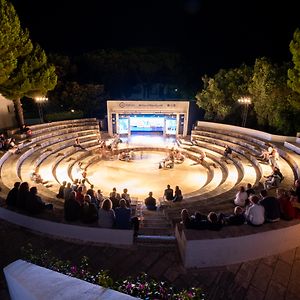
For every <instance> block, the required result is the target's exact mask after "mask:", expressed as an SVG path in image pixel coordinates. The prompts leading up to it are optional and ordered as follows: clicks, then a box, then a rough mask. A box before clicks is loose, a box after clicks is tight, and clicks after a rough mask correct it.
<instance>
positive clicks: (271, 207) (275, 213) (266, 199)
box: [259, 190, 280, 222]
mask: <svg viewBox="0 0 300 300" xmlns="http://www.w3.org/2000/svg"><path fill="white" fill-rule="evenodd" d="M260 195H261V196H262V199H261V200H260V201H259V204H260V205H262V206H263V207H264V208H265V219H266V221H267V222H276V221H279V220H280V206H279V202H278V200H277V199H276V198H275V197H272V196H268V192H267V191H266V190H262V191H261V192H260Z"/></svg>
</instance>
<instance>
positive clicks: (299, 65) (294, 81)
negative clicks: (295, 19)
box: [288, 28, 300, 94]
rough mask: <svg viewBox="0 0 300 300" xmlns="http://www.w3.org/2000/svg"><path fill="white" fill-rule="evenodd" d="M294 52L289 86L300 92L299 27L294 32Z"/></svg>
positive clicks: (292, 44) (289, 72) (292, 50)
mask: <svg viewBox="0 0 300 300" xmlns="http://www.w3.org/2000/svg"><path fill="white" fill-rule="evenodd" d="M290 51H291V53H292V60H293V64H294V66H293V68H290V69H289V70H288V77H289V79H288V85H289V87H290V88H291V89H292V90H294V91H295V92H297V93H298V94H300V30H299V28H297V29H296V30H295V32H294V36H293V40H292V41H291V43H290Z"/></svg>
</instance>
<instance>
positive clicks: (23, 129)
mask: <svg viewBox="0 0 300 300" xmlns="http://www.w3.org/2000/svg"><path fill="white" fill-rule="evenodd" d="M20 133H25V134H26V137H27V138H28V137H30V136H31V135H32V130H31V129H30V128H29V127H28V126H26V125H25V124H23V125H22V127H21V128H20Z"/></svg>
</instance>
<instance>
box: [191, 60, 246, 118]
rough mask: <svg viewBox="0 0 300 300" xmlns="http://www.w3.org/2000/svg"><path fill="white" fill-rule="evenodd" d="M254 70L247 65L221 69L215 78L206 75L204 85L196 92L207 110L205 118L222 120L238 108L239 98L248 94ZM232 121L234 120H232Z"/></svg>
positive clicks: (198, 100) (200, 103)
mask: <svg viewBox="0 0 300 300" xmlns="http://www.w3.org/2000/svg"><path fill="white" fill-rule="evenodd" d="M251 75H252V70H251V68H249V67H248V66H246V65H242V66H241V67H239V68H235V69H229V70H224V69H221V70H220V71H219V72H218V73H217V74H215V75H214V77H213V78H209V77H207V76H204V77H203V78H202V81H203V83H204V87H203V89H202V91H200V92H198V93H197V94H196V99H197V104H198V106H199V107H201V108H203V109H204V110H205V118H207V119H211V120H215V121H221V120H225V119H226V118H227V117H229V116H230V115H232V114H233V112H235V110H237V109H238V106H237V105H236V102H237V100H238V99H239V98H240V97H242V96H247V95H248V93H249V92H248V82H249V80H250V78H251ZM231 121H232V120H231Z"/></svg>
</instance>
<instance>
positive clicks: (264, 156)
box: [258, 150, 270, 161]
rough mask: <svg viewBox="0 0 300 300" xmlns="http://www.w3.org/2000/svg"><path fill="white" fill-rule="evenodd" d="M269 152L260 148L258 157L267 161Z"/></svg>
mask: <svg viewBox="0 0 300 300" xmlns="http://www.w3.org/2000/svg"><path fill="white" fill-rule="evenodd" d="M269 157H270V152H269V151H268V150H262V151H261V154H260V156H259V157H258V158H259V159H261V160H262V161H269Z"/></svg>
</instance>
